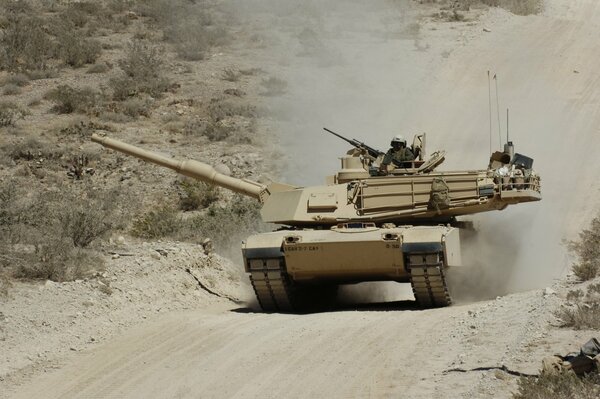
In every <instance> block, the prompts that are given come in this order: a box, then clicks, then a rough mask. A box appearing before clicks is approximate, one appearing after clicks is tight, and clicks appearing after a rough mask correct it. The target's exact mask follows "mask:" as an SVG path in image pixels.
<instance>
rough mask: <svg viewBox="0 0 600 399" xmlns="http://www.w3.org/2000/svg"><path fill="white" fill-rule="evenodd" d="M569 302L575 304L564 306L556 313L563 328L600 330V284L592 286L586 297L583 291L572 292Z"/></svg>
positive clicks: (568, 298) (569, 295) (568, 297)
mask: <svg viewBox="0 0 600 399" xmlns="http://www.w3.org/2000/svg"><path fill="white" fill-rule="evenodd" d="M567 300H568V301H571V302H574V304H573V305H570V306H562V307H561V308H560V309H559V310H558V311H557V312H556V313H555V316H556V317H557V318H558V319H560V321H561V327H571V328H574V329H576V330H584V329H592V330H599V329H600V283H598V284H590V285H589V286H588V288H587V292H586V294H585V296H584V294H583V291H581V290H575V291H570V292H569V293H568V295H567Z"/></svg>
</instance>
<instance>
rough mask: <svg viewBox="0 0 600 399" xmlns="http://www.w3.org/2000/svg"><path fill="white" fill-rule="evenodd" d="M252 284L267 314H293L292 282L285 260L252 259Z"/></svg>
mask: <svg viewBox="0 0 600 399" xmlns="http://www.w3.org/2000/svg"><path fill="white" fill-rule="evenodd" d="M248 262H249V266H250V282H251V283H252V288H254V292H255V293H256V298H257V299H258V303H259V304H260V306H261V308H262V309H263V310H264V311H266V312H277V311H279V312H293V311H294V310H295V308H294V306H293V304H292V299H291V289H290V281H289V278H288V275H287V272H286V270H285V260H284V258H268V259H250V260H249V261H248Z"/></svg>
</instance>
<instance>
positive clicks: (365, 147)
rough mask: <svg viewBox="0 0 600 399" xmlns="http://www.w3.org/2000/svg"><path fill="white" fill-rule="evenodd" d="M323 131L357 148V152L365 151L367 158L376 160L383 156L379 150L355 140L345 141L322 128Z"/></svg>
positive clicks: (334, 133)
mask: <svg viewBox="0 0 600 399" xmlns="http://www.w3.org/2000/svg"><path fill="white" fill-rule="evenodd" d="M323 130H325V131H326V132H329V133H331V134H333V135H334V136H337V137H339V138H341V139H342V140H344V141H346V142H348V143H350V144H352V145H353V146H354V147H356V148H358V149H359V150H365V151H366V152H367V153H368V154H369V156H370V157H372V159H373V160H375V159H377V157H379V156H383V155H385V152H381V151H379V150H376V149H375V148H373V147H370V146H368V145H366V144H365V143H363V142H362V141H358V140H356V139H347V138H345V137H344V136H342V135H341V134H337V133H336V132H334V131H332V130H329V129H327V128H326V127H324V128H323Z"/></svg>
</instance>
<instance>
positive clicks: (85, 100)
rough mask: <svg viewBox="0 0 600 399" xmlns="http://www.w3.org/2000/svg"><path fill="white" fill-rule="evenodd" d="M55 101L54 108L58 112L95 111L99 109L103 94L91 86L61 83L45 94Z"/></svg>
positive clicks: (47, 97)
mask: <svg viewBox="0 0 600 399" xmlns="http://www.w3.org/2000/svg"><path fill="white" fill-rule="evenodd" d="M44 97H45V98H46V99H47V100H50V101H52V102H53V103H54V107H53V108H52V110H53V111H54V112H56V113H58V114H70V113H73V112H79V113H93V112H95V111H97V108H98V106H99V102H100V101H101V96H100V94H99V93H97V92H95V91H94V90H92V89H91V88H89V87H84V88H81V89H78V88H74V87H71V86H69V85H60V86H58V87H57V88H55V89H52V90H50V91H49V92H47V93H46V95H45V96H44Z"/></svg>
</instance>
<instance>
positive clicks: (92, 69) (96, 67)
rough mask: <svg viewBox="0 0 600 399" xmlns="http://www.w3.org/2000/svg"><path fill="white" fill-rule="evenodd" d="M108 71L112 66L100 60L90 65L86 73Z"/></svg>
mask: <svg viewBox="0 0 600 399" xmlns="http://www.w3.org/2000/svg"><path fill="white" fill-rule="evenodd" d="M108 71H110V67H109V66H108V65H107V64H106V63H104V62H99V63H97V64H94V65H92V66H90V67H89V68H88V70H87V71H86V73H105V72H108Z"/></svg>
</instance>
